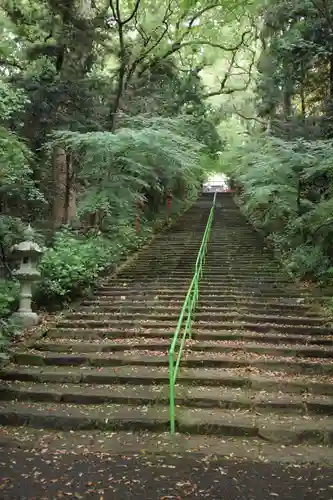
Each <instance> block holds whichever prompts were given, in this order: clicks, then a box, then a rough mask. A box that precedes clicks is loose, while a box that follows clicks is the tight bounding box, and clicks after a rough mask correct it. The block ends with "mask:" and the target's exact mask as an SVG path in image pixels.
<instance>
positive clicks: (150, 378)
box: [0, 365, 333, 396]
mask: <svg viewBox="0 0 333 500" xmlns="http://www.w3.org/2000/svg"><path fill="white" fill-rule="evenodd" d="M0 376H1V378H2V380H3V381H12V382H14V381H16V382H18V381H22V382H37V383H43V384H45V383H58V384H68V383H71V384H97V385H105V384H106V385H112V384H129V385H153V386H155V385H159V384H162V385H167V384H168V383H169V370H168V368H167V367H166V366H159V367H155V366H149V367H147V366H130V365H127V366H117V367H105V368H103V369H100V368H97V367H90V366H86V367H84V368H83V367H82V368H78V367H70V368H69V367H58V366H52V367H35V366H29V367H26V366H20V365H7V366H4V367H3V368H1V369H0ZM177 382H178V384H181V385H188V386H191V387H192V386H193V385H199V386H203V385H209V386H215V387H234V388H237V387H238V388H241V387H242V388H247V389H251V390H254V391H268V392H279V391H281V392H284V393H295V394H303V393H309V394H317V395H318V394H321V395H325V396H333V383H332V382H333V376H332V375H318V374H311V375H310V374H302V375H300V374H286V373H283V372H276V371H271V372H269V371H266V370H262V369H260V368H257V367H255V368H253V373H252V372H251V369H250V368H248V367H245V368H244V367H241V368H226V369H224V368H181V370H180V372H179V374H178V377H177Z"/></svg>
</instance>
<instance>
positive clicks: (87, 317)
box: [60, 307, 333, 331]
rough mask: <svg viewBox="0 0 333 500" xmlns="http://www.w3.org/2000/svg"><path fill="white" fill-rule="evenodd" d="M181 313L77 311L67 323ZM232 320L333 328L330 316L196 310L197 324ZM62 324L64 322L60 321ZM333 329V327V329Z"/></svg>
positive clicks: (174, 310)
mask: <svg viewBox="0 0 333 500" xmlns="http://www.w3.org/2000/svg"><path fill="white" fill-rule="evenodd" d="M179 314H180V308H179V307H177V308H170V309H169V310H168V311H167V312H166V313H165V314H163V313H162V312H158V313H155V309H153V310H152V311H149V310H147V309H146V310H145V311H142V312H140V311H139V312H135V311H128V310H126V308H124V309H123V310H122V311H118V312H117V311H114V312H113V313H109V312H106V311H105V312H95V313H94V312H92V311H89V312H84V311H81V312H75V313H70V314H67V315H66V317H65V318H66V323H67V322H68V321H71V322H72V321H73V322H77V321H81V320H84V321H86V325H87V326H90V321H94V322H96V321H97V322H98V323H100V322H103V323H113V322H114V321H116V320H117V321H120V322H121V321H125V322H127V321H131V322H132V321H137V320H138V321H140V322H143V321H145V320H147V321H149V322H151V321H158V322H167V323H168V322H169V321H170V320H171V319H178V318H179ZM226 321H227V322H230V321H245V322H260V323H261V322H263V323H272V324H277V325H300V326H315V327H319V326H326V327H329V328H333V327H332V325H331V323H330V321H329V320H328V318H320V317H300V318H299V317H295V316H288V315H282V314H280V315H277V314H275V315H268V314H265V313H262V314H260V313H259V314H251V313H250V312H248V311H246V312H244V311H242V312H240V311H233V312H232V311H225V312H222V313H221V312H202V311H196V313H195V324H198V323H199V324H200V323H201V322H203V323H205V322H208V323H212V322H214V323H217V322H218V323H222V324H223V323H224V322H226ZM60 325H62V323H60ZM332 331H333V329H332Z"/></svg>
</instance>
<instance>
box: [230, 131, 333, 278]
mask: <svg viewBox="0 0 333 500" xmlns="http://www.w3.org/2000/svg"><path fill="white" fill-rule="evenodd" d="M332 154H333V143H332V141H324V140H320V141H305V140H303V139H299V140H296V141H283V140H281V139H278V138H274V137H271V136H260V135H257V136H255V135H254V136H249V137H248V138H247V139H246V140H244V139H243V140H242V142H241V143H240V144H239V145H238V146H235V145H234V146H233V148H232V149H230V150H229V151H228V152H226V153H225V154H224V155H223V157H222V158H221V162H222V163H223V165H228V169H229V170H228V172H227V173H229V175H230V176H231V177H232V179H233V181H234V183H235V185H236V187H237V191H238V199H239V202H240V205H241V207H242V210H243V211H244V213H245V214H246V216H247V217H248V218H249V220H250V221H251V222H252V223H253V225H254V226H255V227H257V228H258V229H260V230H261V231H262V232H263V233H264V235H265V236H267V238H268V239H269V240H270V242H271V243H272V245H273V247H274V248H275V250H276V253H277V255H278V256H279V257H280V258H281V260H282V262H283V263H284V264H285V265H286V267H287V269H288V271H289V272H290V273H292V274H294V275H295V276H297V277H299V278H301V279H320V280H324V281H325V280H332V275H331V274H330V273H329V272H328V270H329V268H330V267H332V266H333V252H332V245H331V242H332V238H333V219H332V215H331V214H332V209H333V197H332V192H333V183H332V179H333V163H332V160H331V159H332Z"/></svg>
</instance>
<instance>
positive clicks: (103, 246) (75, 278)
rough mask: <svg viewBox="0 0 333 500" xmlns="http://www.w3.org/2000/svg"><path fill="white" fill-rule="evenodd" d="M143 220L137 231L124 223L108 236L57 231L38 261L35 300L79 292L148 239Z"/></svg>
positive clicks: (64, 298)
mask: <svg viewBox="0 0 333 500" xmlns="http://www.w3.org/2000/svg"><path fill="white" fill-rule="evenodd" d="M144 222H145V221H142V222H141V231H140V234H136V231H135V228H134V227H130V226H126V225H122V226H119V227H117V228H115V229H114V231H113V233H112V235H111V234H109V235H108V236H104V235H101V234H97V233H94V232H91V233H89V234H88V235H85V236H79V235H77V234H75V233H73V232H71V231H70V230H68V229H67V230H62V231H60V232H59V233H57V234H56V236H55V239H54V244H53V247H52V248H49V249H48V250H47V251H46V253H45V254H44V256H43V258H42V260H41V263H40V271H41V273H42V276H43V279H42V280H41V282H40V283H39V284H38V286H37V289H36V293H35V298H36V300H37V302H38V303H39V304H43V305H44V304H48V303H50V302H52V301H55V302H62V303H63V302H65V301H67V300H69V299H70V298H72V297H77V296H81V295H83V294H84V292H85V291H87V290H88V289H89V288H91V287H93V286H94V285H95V284H96V282H97V280H98V277H99V276H100V275H101V274H102V273H103V272H104V271H106V270H108V269H114V268H115V266H116V265H117V264H118V263H119V262H120V261H121V259H122V258H123V257H125V256H127V255H129V254H130V253H131V252H133V251H135V250H137V249H138V248H140V247H141V246H142V245H143V244H144V243H145V242H146V241H148V240H149V239H150V238H151V236H152V228H151V227H150V226H149V225H148V224H144Z"/></svg>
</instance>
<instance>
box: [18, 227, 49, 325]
mask: <svg viewBox="0 0 333 500" xmlns="http://www.w3.org/2000/svg"><path fill="white" fill-rule="evenodd" d="M34 234H35V232H34V230H33V229H32V227H31V226H30V224H29V226H28V228H27V229H26V230H25V231H24V238H25V240H24V241H23V242H22V243H18V244H17V245H14V246H13V247H12V249H11V250H12V252H13V253H14V254H15V255H16V256H17V257H18V258H19V259H20V267H19V268H18V269H17V270H16V271H14V273H13V274H14V276H15V277H16V279H17V280H18V281H19V282H20V284H21V289H20V307H19V310H18V311H16V312H15V313H14V314H13V319H14V321H15V322H17V323H19V324H20V325H21V326H23V327H30V326H34V325H37V324H38V314H37V313H35V312H33V311H32V309H31V298H32V285H33V284H34V283H35V282H36V281H39V280H40V272H39V271H38V269H37V264H38V262H39V259H40V257H41V256H42V254H43V253H44V249H43V248H41V247H40V246H39V245H38V244H37V243H35V242H34V241H33V239H34Z"/></svg>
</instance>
